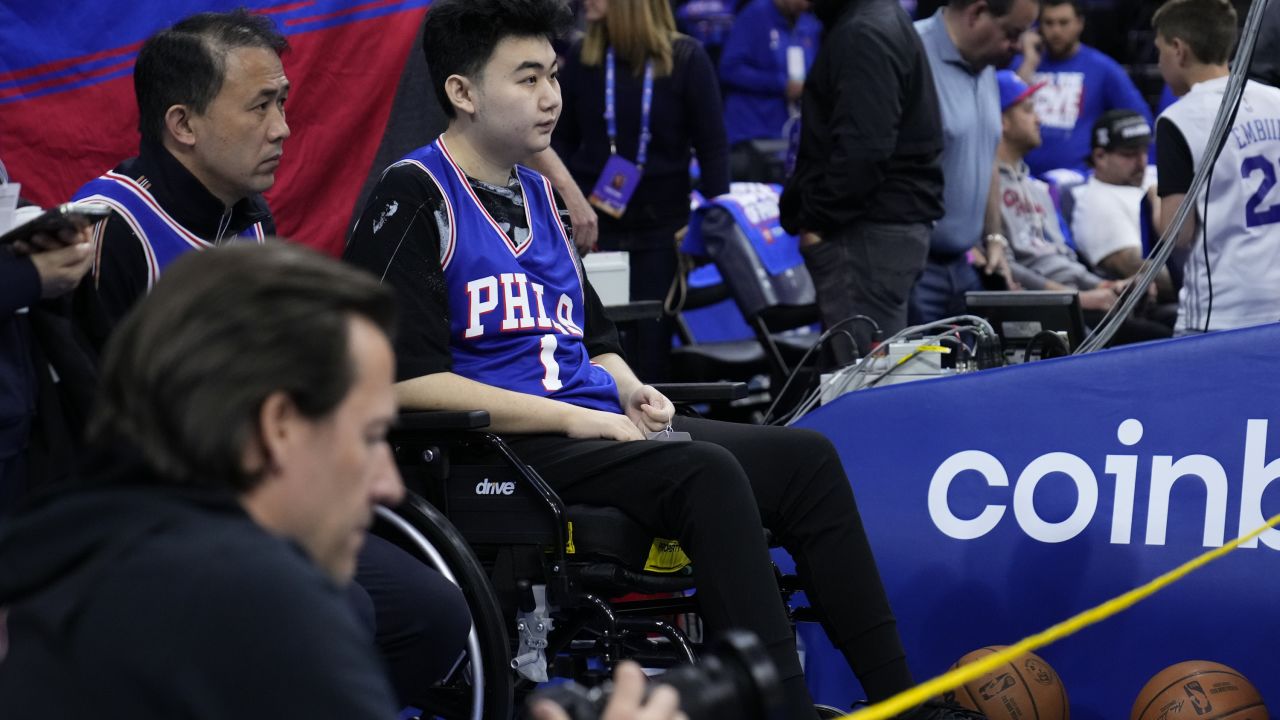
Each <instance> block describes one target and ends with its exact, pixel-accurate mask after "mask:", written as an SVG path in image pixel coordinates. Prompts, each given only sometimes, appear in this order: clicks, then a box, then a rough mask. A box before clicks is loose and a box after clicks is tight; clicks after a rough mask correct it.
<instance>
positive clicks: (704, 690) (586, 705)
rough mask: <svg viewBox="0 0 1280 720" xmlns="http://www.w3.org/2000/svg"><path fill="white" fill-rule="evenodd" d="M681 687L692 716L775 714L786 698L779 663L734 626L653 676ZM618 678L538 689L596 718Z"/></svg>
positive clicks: (576, 717) (760, 717)
mask: <svg viewBox="0 0 1280 720" xmlns="http://www.w3.org/2000/svg"><path fill="white" fill-rule="evenodd" d="M653 682H654V684H658V685H670V686H672V687H674V688H675V689H676V690H677V691H678V692H679V693H680V709H681V710H683V711H684V713H685V715H687V716H688V717H689V720H714V719H716V718H734V719H735V720H774V718H776V717H778V710H779V707H780V705H781V703H782V683H781V680H780V679H779V678H778V671H777V668H775V667H774V665H773V661H772V660H770V659H769V656H768V654H766V653H765V651H764V647H763V646H762V645H761V644H760V641H759V640H758V639H756V636H755V635H753V634H752V633H750V632H746V631H741V630H738V631H730V632H728V633H726V634H725V635H723V636H722V637H721V638H720V639H719V640H717V641H716V642H715V643H714V644H713V645H712V647H711V649H710V650H709V651H708V652H707V653H706V654H704V655H703V656H702V658H700V659H699V662H698V664H697V665H681V666H678V667H675V668H672V669H671V670H668V671H667V672H665V673H663V674H662V675H659V676H657V677H655V678H653ZM612 690H613V685H612V683H609V682H606V683H604V684H602V685H600V686H599V687H594V688H590V689H587V688H584V687H582V686H580V685H578V684H576V683H573V682H568V683H565V684H563V685H556V686H554V687H550V688H544V689H542V690H540V691H538V695H540V696H542V697H545V698H548V699H550V700H554V701H555V702H557V703H559V704H560V706H561V707H563V708H564V709H565V712H566V714H568V716H569V717H570V718H573V720H595V719H596V718H599V717H600V716H601V714H602V713H603V712H604V708H605V705H606V704H607V703H608V699H609V695H610V694H611V693H612Z"/></svg>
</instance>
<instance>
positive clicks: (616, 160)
mask: <svg viewBox="0 0 1280 720" xmlns="http://www.w3.org/2000/svg"><path fill="white" fill-rule="evenodd" d="M640 175H641V170H640V168H639V167H637V166H636V164H635V163H633V162H631V161H630V160H627V159H626V158H623V157H621V156H620V155H610V156H609V161H608V162H606V163H605V164H604V170H603V171H602V172H601V173H600V179H599V180H597V181H596V186H595V189H594V190H592V191H591V197H589V198H587V199H588V201H590V203H591V204H592V205H594V206H595V207H596V209H598V210H599V211H600V212H602V213H605V214H606V215H609V216H610V217H615V218H620V217H622V214H623V213H625V212H626V211H627V203H629V202H631V196H632V195H634V194H635V192H636V186H638V185H639V184H640Z"/></svg>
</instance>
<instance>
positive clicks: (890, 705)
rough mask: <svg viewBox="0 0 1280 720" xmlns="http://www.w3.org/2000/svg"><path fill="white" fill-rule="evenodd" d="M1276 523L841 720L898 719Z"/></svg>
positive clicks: (1109, 612) (1105, 615) (1156, 588)
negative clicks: (895, 716)
mask: <svg viewBox="0 0 1280 720" xmlns="http://www.w3.org/2000/svg"><path fill="white" fill-rule="evenodd" d="M1277 523H1280V515H1274V516H1272V518H1271V519H1270V520H1267V522H1266V524H1264V525H1263V526H1262V527H1259V528H1258V529H1257V530H1254V531H1253V532H1251V533H1249V534H1248V535H1244V536H1241V537H1238V538H1236V539H1235V540H1232V541H1231V542H1229V543H1227V544H1226V545H1223V546H1222V547H1219V548H1214V549H1212V550H1209V551H1207V552H1205V553H1202V554H1200V555H1198V556H1197V557H1194V558H1192V559H1190V560H1188V561H1187V562H1185V563H1183V564H1181V565H1179V566H1178V567H1176V568H1174V569H1172V570H1170V571H1169V572H1167V573H1165V574H1163V575H1161V576H1159V577H1157V578H1156V579H1154V580H1152V581H1151V582H1148V583H1146V584H1145V585H1140V586H1138V587H1136V588H1134V589H1132V590H1130V591H1129V592H1127V593H1125V594H1123V595H1120V596H1118V597H1114V598H1112V599H1110V600H1107V601H1106V602H1104V603H1102V604H1100V605H1097V606H1094V607H1092V608H1090V609H1088V610H1085V611H1084V612H1082V613H1080V614H1078V615H1076V616H1074V617H1071V618H1068V619H1066V620H1063V621H1062V622H1060V623H1058V624H1057V625H1054V626H1053V627H1050V628H1048V629H1047V630H1042V631H1040V632H1038V633H1036V634H1035V635H1031V636H1029V637H1026V638H1024V639H1022V640H1020V641H1018V642H1017V643H1015V644H1013V645H1010V646H1009V647H1007V648H1005V649H1004V650H1000V651H998V652H996V653H994V654H992V655H987V656H985V657H983V658H982V659H981V660H978V661H976V662H972V663H969V664H968V665H962V666H960V667H958V668H956V669H955V670H952V671H950V672H946V673H943V674H941V675H939V676H938V677H936V678H933V679H932V680H929V681H927V682H923V683H920V684H919V685H917V686H915V687H913V688H910V689H908V690H904V691H902V692H900V693H898V694H897V695H894V696H893V697H891V698H889V699H888V700H885V701H883V702H879V703H876V704H875V705H872V706H870V707H866V708H863V709H861V710H858V711H857V712H854V713H850V714H848V715H845V716H844V717H842V718H840V720H888V718H892V717H893V716H894V715H897V714H898V713H900V712H902V711H904V710H909V709H911V708H913V707H915V706H917V705H919V704H921V703H923V702H925V701H926V700H929V699H931V698H934V697H937V696H939V695H941V694H942V693H944V692H946V691H948V690H953V689H955V688H957V687H960V686H961V685H963V684H965V683H967V682H969V681H970V680H974V679H976V678H978V677H981V676H983V675H985V674H987V673H988V672H991V671H992V670H994V669H996V668H997V667H999V666H1000V665H1003V664H1005V663H1007V662H1009V661H1010V660H1013V659H1014V658H1016V657H1018V656H1020V655H1022V654H1024V653H1028V652H1031V651H1032V650H1035V649H1037V648H1041V647H1044V646H1045V645H1048V644H1049V643H1052V642H1056V641H1058V640H1061V639H1062V638H1064V637H1066V636H1068V635H1071V634H1072V633H1075V632H1078V631H1080V630H1082V629H1084V628H1086V627H1088V626H1090V625H1093V624H1094V623H1097V622H1101V621H1102V620H1106V619H1107V618H1109V617H1111V616H1112V615H1115V614H1116V613H1119V612H1122V611H1124V610H1128V609H1129V608H1131V607H1133V606H1134V605H1136V604H1137V603H1138V602H1140V601H1142V600H1145V599H1147V598H1148V597H1150V596H1152V595H1154V594H1155V593H1157V592H1159V591H1160V590H1162V589H1164V588H1165V587H1167V586H1169V585H1171V584H1172V583H1174V582H1177V581H1178V580H1181V579H1182V578H1183V577H1185V576H1186V575H1187V574H1188V573H1190V572H1192V571H1193V570H1198V569H1200V568H1201V567H1203V566H1205V565H1207V564H1209V563H1211V562H1213V561H1214V560H1217V559H1218V558H1220V557H1222V556H1223V555H1226V554H1227V553H1229V552H1231V551H1232V550H1235V549H1236V548H1237V547H1238V546H1239V545H1240V544H1241V543H1243V542H1245V541H1246V540H1252V539H1253V538H1255V537H1257V536H1259V535H1261V534H1262V533H1263V531H1265V530H1268V529H1270V528H1273V527H1275V526H1276V524H1277Z"/></svg>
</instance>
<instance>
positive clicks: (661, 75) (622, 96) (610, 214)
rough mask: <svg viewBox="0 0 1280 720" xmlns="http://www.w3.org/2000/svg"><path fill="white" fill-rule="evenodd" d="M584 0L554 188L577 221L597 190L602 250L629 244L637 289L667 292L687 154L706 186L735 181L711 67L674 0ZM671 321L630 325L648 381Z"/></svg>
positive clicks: (713, 191) (653, 295) (666, 348)
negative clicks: (564, 179) (563, 175)
mask: <svg viewBox="0 0 1280 720" xmlns="http://www.w3.org/2000/svg"><path fill="white" fill-rule="evenodd" d="M584 8H585V11H586V19H587V32H586V36H585V38H584V39H583V40H582V41H581V42H579V43H576V44H575V45H574V46H573V48H572V50H571V51H570V53H569V57H568V58H567V60H566V61H565V65H564V67H563V68H562V70H561V73H560V91H561V94H562V95H563V98H564V107H563V110H562V111H561V114H560V121H559V123H558V124H557V125H556V130H555V134H554V135H553V136H552V148H553V149H554V150H555V151H556V153H558V154H559V156H560V157H561V158H563V159H564V163H565V165H567V166H568V170H569V173H570V174H571V175H572V180H573V185H572V186H570V187H565V185H567V184H568V183H558V187H560V188H561V192H562V193H564V194H565V196H566V197H565V200H566V203H567V204H568V205H569V208H570V211H571V216H572V217H573V220H574V222H575V223H579V224H580V222H581V221H580V215H581V212H582V211H581V208H582V205H583V203H581V199H582V198H583V197H586V198H589V199H590V203H591V206H592V207H593V208H594V212H595V213H597V215H598V217H599V239H598V242H597V247H598V249H600V250H625V251H628V252H629V253H630V263H631V299H632V300H660V299H662V298H664V297H665V296H666V293H667V289H668V288H669V287H670V285H671V281H672V279H673V278H674V277H675V272H676V250H675V239H674V238H675V233H676V231H677V230H679V229H680V228H681V227H683V226H684V225H685V224H686V223H687V222H688V219H689V194H690V191H691V190H692V184H691V181H690V177H689V161H690V158H691V157H693V156H694V155H696V157H697V160H698V166H699V168H700V169H701V181H700V185H699V189H700V190H701V192H702V193H703V194H704V195H706V196H707V197H714V196H716V195H720V194H723V193H726V192H728V190H729V160H728V146H727V143H726V140H725V129H724V119H723V115H722V113H721V105H720V90H719V87H718V85H717V81H716V74H715V69H714V67H712V65H711V60H710V59H709V58H708V57H707V54H706V52H705V51H704V50H703V49H702V46H700V45H699V44H698V43H697V41H695V40H693V39H691V38H689V37H686V36H683V35H680V34H678V33H677V32H676V29H675V20H674V18H673V17H672V15H671V7H670V4H669V2H668V0H585V3H584ZM539 165H540V166H541V167H543V168H544V169H545V168H546V165H545V164H544V163H539ZM548 175H550V176H551V178H552V180H553V181H555V180H556V179H557V178H556V175H555V173H548ZM575 191H576V193H580V195H576V196H575ZM575 201H577V202H576V207H575ZM574 210H577V211H578V212H577V213H575V212H574ZM580 247H581V245H580ZM590 249H593V248H584V252H585V251H586V250H590ZM671 332H672V324H671V322H670V321H669V320H668V319H666V318H664V319H663V320H661V321H641V322H638V323H636V327H635V331H634V332H632V333H629V337H628V338H627V339H626V341H625V348H626V351H627V355H628V359H629V360H630V361H631V364H632V366H633V367H635V368H636V372H637V374H638V375H639V376H640V377H641V378H643V379H644V380H645V381H646V382H658V381H661V380H665V379H667V377H666V376H667V364H668V355H670V348H671Z"/></svg>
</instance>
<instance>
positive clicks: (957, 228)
mask: <svg viewBox="0 0 1280 720" xmlns="http://www.w3.org/2000/svg"><path fill="white" fill-rule="evenodd" d="M1036 7H1037V4H1036V0H951V2H950V3H949V4H948V5H946V6H945V7H942V8H940V9H939V10H938V11H937V12H936V13H934V14H933V15H932V16H931V17H928V18H925V19H924V20H918V21H916V25H915V26H916V32H918V33H919V34H920V40H921V43H922V44H923V45H924V51H925V55H926V56H927V57H928V58H929V67H930V69H931V70H932V71H933V84H934V87H935V88H936V89H937V91H938V103H939V107H940V108H941V110H942V127H943V137H944V142H943V147H942V157H941V164H942V176H943V178H944V185H943V193H942V204H943V208H944V210H945V212H944V214H943V216H942V218H941V219H940V220H938V222H937V224H935V225H934V227H933V233H932V235H931V236H930V238H929V259H928V262H926V263H925V267H924V273H923V274H922V275H921V276H920V280H919V281H918V282H917V283H916V286H915V288H914V289H913V290H912V292H911V301H910V307H909V311H910V312H909V314H910V317H911V321H912V322H913V323H917V322H932V321H934V320H939V319H941V318H944V317H947V316H949V315H956V314H959V313H962V312H964V309H965V306H964V295H965V293H966V292H967V291H969V290H977V289H980V288H981V287H982V281H981V278H980V277H979V275H978V272H977V270H976V269H975V268H974V264H976V265H978V266H979V267H981V268H982V270H983V272H984V273H985V274H986V275H987V276H989V277H992V278H996V279H997V282H998V283H1000V284H1003V285H1004V286H1006V287H1009V288H1012V287H1015V283H1014V281H1013V279H1012V277H1010V275H1009V263H1008V258H1007V256H1006V253H1007V252H1008V250H1009V241H1008V240H1007V239H1006V238H1005V237H1004V235H1002V234H1001V233H1000V211H999V206H998V204H997V202H996V197H997V195H998V192H997V190H996V189H995V188H996V186H997V184H998V183H999V178H998V176H997V175H996V173H995V171H994V162H995V155H996V143H998V142H999V141H1000V92H999V90H998V89H997V88H996V75H995V66H1000V65H1004V64H1005V63H1007V62H1008V61H1009V60H1010V59H1011V58H1012V57H1013V51H1014V48H1015V45H1016V43H1017V40H1018V38H1019V37H1020V36H1021V35H1022V33H1023V32H1024V31H1025V30H1026V29H1027V26H1029V25H1030V24H1031V21H1032V20H1034V19H1035V15H1036ZM971 255H972V256H973V257H972V258H971V257H970V256H971Z"/></svg>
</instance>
